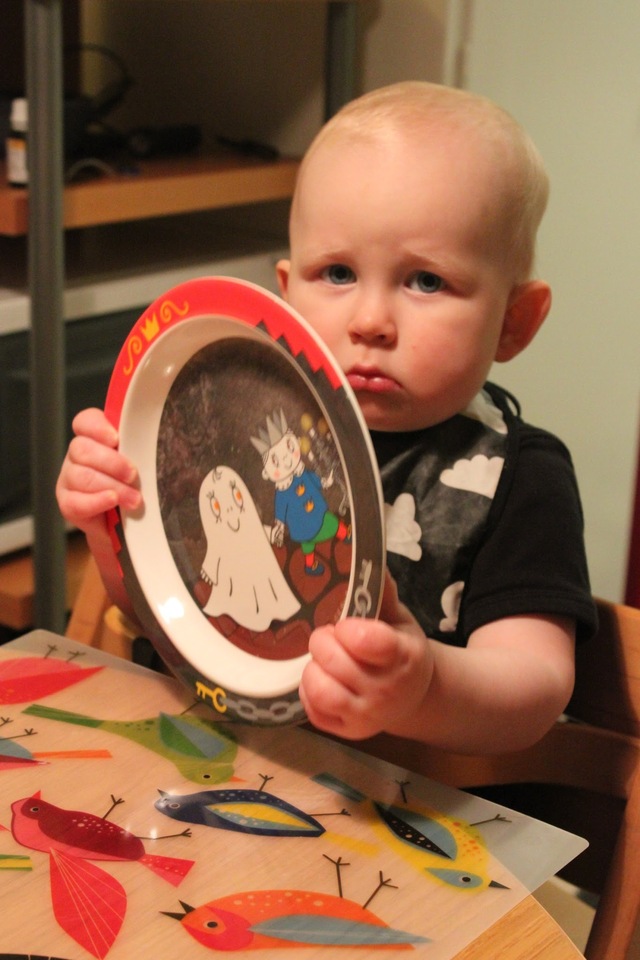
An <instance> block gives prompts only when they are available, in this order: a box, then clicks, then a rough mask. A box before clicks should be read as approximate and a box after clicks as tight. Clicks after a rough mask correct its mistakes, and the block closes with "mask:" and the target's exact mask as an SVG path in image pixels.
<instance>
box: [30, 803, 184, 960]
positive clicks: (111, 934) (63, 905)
mask: <svg viewBox="0 0 640 960" xmlns="http://www.w3.org/2000/svg"><path fill="white" fill-rule="evenodd" d="M112 799H113V804H112V807H111V808H110V809H109V811H107V814H108V813H110V812H111V810H112V809H113V807H114V806H116V805H117V804H118V803H120V802H122V801H120V800H115V799H114V798H112ZM11 810H12V813H13V817H12V821H11V832H12V834H13V837H14V839H15V840H16V841H17V842H18V843H20V844H22V845H23V846H24V847H28V848H29V849H30V850H40V851H42V852H43V853H48V854H49V858H50V867H51V897H52V903H53V912H54V914H55V917H56V920H57V921H58V923H59V924H60V926H61V927H62V928H63V929H64V930H65V931H66V932H67V933H68V934H69V935H70V936H71V937H73V938H74V940H76V942H77V943H79V944H80V945H81V946H83V947H85V948H86V949H87V950H89V951H90V953H92V954H93V955H94V956H95V957H99V958H102V957H105V956H106V954H107V952H108V951H109V949H110V947H111V946H112V944H113V942H114V940H115V938H116V937H117V935H118V932H119V930H120V927H121V926H122V922H123V920H124V915H125V910H126V903H127V897H126V893H125V891H124V889H123V887H122V886H121V884H120V883H119V882H118V881H117V880H116V879H115V878H114V877H112V876H111V875H110V874H108V873H107V872H106V871H105V870H102V869H101V868H100V867H97V866H95V865H93V864H92V863H88V862H87V861H90V860H121V861H122V860H136V861H138V862H139V863H143V864H144V865H145V866H146V867H148V868H149V869H150V870H153V872H154V873H156V874H158V875H159V876H161V877H163V878H164V879H165V880H168V881H169V883H172V884H173V885H174V886H178V884H179V883H180V882H181V881H182V880H183V879H184V877H185V876H186V875H187V873H188V872H189V870H190V869H191V867H192V866H193V863H194V861H193V860H182V859H179V858H177V857H162V856H153V855H151V854H148V853H146V851H145V848H144V845H143V843H142V840H141V839H140V837H136V836H135V835H134V834H132V833H130V832H129V831H128V830H124V829H123V828H122V827H119V826H118V825H117V824H115V823H112V822H111V821H110V820H107V819H106V816H104V817H97V816H95V815H94V814H91V813H86V812H85V811H82V810H65V809H63V808H62V807H57V806H55V805H54V804H52V803H47V802H46V801H45V800H43V799H42V798H41V796H40V791H38V792H37V793H34V794H33V796H31V797H23V798H22V799H21V800H16V801H15V802H14V803H13V804H12V805H11ZM183 835H186V836H188V835H189V831H185V832H184V833H183V834H180V836H183Z"/></svg>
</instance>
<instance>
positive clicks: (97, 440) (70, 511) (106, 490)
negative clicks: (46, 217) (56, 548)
mask: <svg viewBox="0 0 640 960" xmlns="http://www.w3.org/2000/svg"><path fill="white" fill-rule="evenodd" d="M72 427H73V432H74V433H75V437H74V438H73V439H72V441H71V443H70V444H69V449H68V450H67V455H66V457H65V459H64V461H63V464H62V467H61V470H60V475H59V477H58V482H57V484H56V497H57V499H58V506H59V507H60V512H61V513H62V516H63V517H64V518H65V520H67V521H68V522H69V523H71V524H73V525H74V526H77V527H79V528H80V529H81V530H84V531H85V532H86V531H87V530H88V529H90V528H91V526H92V523H93V521H95V520H96V518H98V517H101V516H102V514H104V513H105V512H106V511H107V510H110V509H111V508H112V507H115V506H123V507H126V508H128V509H130V510H135V509H136V508H137V507H139V506H140V504H141V503H142V497H141V495H140V491H139V490H138V489H136V486H135V484H136V483H137V481H138V473H137V470H136V468H135V466H134V465H133V464H132V463H131V462H130V461H129V460H128V459H127V458H126V457H124V456H123V455H122V454H121V453H119V451H118V449H117V446H118V433H117V431H116V430H115V428H114V427H113V426H112V425H111V424H110V423H109V421H108V420H107V418H106V416H105V415H104V413H103V412H102V410H98V409H96V408H90V409H88V410H83V411H81V412H80V413H79V414H78V415H77V416H76V417H75V418H74V420H73V424H72Z"/></svg>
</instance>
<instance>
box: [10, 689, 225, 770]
mask: <svg viewBox="0 0 640 960" xmlns="http://www.w3.org/2000/svg"><path fill="white" fill-rule="evenodd" d="M23 713H25V714H28V715H29V716H32V717H41V718H43V719H46V720H59V721H60V722H62V723H73V724H77V725H79V726H83V727H92V728H95V729H99V730H104V731H105V732H107V733H115V734H117V735H118V736H120V737H125V738H126V739H128V740H132V741H133V742H134V743H137V744H139V745H140V746H142V747H146V748H147V749H148V750H153V752H154V753H157V754H159V756H161V757H164V758H165V759H167V760H169V761H170V762H171V763H173V764H174V766H175V767H176V768H177V769H178V771H179V772H180V773H181V774H182V776H183V777H186V779H187V780H191V781H193V782H194V783H199V784H207V783H223V782H224V781H226V780H231V779H233V762H234V760H235V757H236V753H237V749H238V746H237V743H236V741H235V739H234V738H233V736H232V734H231V733H229V732H227V731H226V730H225V732H224V733H223V732H222V730H221V729H220V728H219V727H218V726H216V724H215V723H213V722H211V721H210V720H206V719H204V718H202V717H198V716H187V715H181V716H174V715H172V714H168V713H159V714H158V715H157V716H155V717H147V718H145V719H143V720H103V719H100V718H98V717H91V716H88V715H86V714H83V713H73V712H71V711H70V710H59V709H57V708H56V707H48V706H45V705H43V704H41V703H34V704H32V705H31V706H30V707H27V708H26V709H25V710H23Z"/></svg>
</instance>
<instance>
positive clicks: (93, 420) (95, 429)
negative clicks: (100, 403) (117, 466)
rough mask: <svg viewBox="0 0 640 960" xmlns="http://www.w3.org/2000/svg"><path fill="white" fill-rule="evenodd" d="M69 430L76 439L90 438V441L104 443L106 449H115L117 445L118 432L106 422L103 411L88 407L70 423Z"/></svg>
mask: <svg viewBox="0 0 640 960" xmlns="http://www.w3.org/2000/svg"><path fill="white" fill-rule="evenodd" d="M71 428H72V430H73V432H74V433H75V435H76V436H77V437H83V436H84V437H90V438H91V439H92V440H96V441H97V442H98V443H104V444H106V445H107V446H108V447H117V445H118V431H117V430H116V428H115V427H114V426H113V424H112V423H110V422H109V420H107V417H106V416H105V414H104V411H102V410H99V409H98V408H97V407H88V408H87V409H86V410H81V411H80V413H78V414H76V416H75V417H74V418H73V421H72V423H71Z"/></svg>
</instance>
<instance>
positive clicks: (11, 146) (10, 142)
mask: <svg viewBox="0 0 640 960" xmlns="http://www.w3.org/2000/svg"><path fill="white" fill-rule="evenodd" d="M9 122H10V129H9V135H8V137H7V142H6V155H7V182H8V183H9V185H10V186H12V187H26V186H27V185H28V183H29V166H28V162H27V132H28V129H29V106H28V103H27V101H26V100H25V98H24V97H17V98H16V99H15V100H13V101H12V103H11V118H10V121H9Z"/></svg>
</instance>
